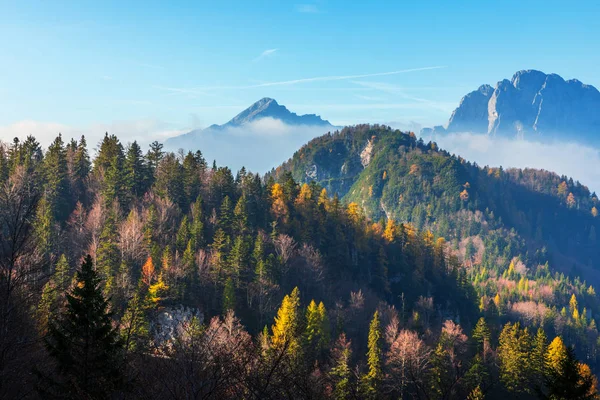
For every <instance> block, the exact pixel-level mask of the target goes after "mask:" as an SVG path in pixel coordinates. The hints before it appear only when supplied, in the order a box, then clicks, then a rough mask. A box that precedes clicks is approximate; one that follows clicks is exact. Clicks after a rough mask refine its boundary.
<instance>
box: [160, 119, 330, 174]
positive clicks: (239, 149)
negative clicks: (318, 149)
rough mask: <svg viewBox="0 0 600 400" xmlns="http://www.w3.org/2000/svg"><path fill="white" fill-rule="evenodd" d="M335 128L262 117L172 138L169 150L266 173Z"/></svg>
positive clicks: (168, 146)
mask: <svg viewBox="0 0 600 400" xmlns="http://www.w3.org/2000/svg"><path fill="white" fill-rule="evenodd" d="M334 129H335V128H333V127H330V128H327V127H322V126H307V125H288V124H286V123H284V122H281V121H280V120H276V119H273V118H262V119H260V120H257V121H254V122H251V123H249V124H246V125H244V126H241V127H231V128H226V129H222V130H204V131H196V132H194V133H192V134H189V135H185V136H182V137H178V138H173V139H171V140H170V141H169V142H167V143H166V147H167V148H168V150H171V151H177V150H178V149H183V150H184V151H188V150H191V151H195V150H200V151H201V152H202V154H203V155H204V157H205V158H206V160H207V162H209V163H211V164H212V162H213V160H216V161H217V164H218V165H223V166H225V165H226V166H228V167H229V168H231V170H232V171H234V172H236V171H237V170H239V169H240V168H241V167H246V169H247V170H249V171H252V172H258V173H261V174H263V173H265V172H267V171H270V170H271V169H272V168H275V167H277V166H279V165H280V164H281V163H283V162H284V161H286V160H287V159H288V158H290V157H291V156H292V155H294V152H296V151H297V150H298V149H299V148H300V147H301V146H302V145H304V144H305V143H307V142H308V141H310V140H311V139H313V138H315V137H317V136H321V135H323V134H325V133H327V132H328V131H329V130H334Z"/></svg>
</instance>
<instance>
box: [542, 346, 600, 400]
mask: <svg viewBox="0 0 600 400" xmlns="http://www.w3.org/2000/svg"><path fill="white" fill-rule="evenodd" d="M552 343H553V344H554V341H553V342H552ZM556 345H557V346H556V347H554V346H552V344H551V345H550V347H553V348H552V350H558V352H559V353H561V354H560V355H559V356H558V357H555V356H557V353H552V352H551V349H550V347H549V348H548V351H549V359H550V361H551V362H550V369H549V373H548V378H547V380H546V385H547V387H548V393H547V398H548V399H552V400H588V399H589V400H591V399H597V398H598V393H597V389H596V387H595V384H596V382H595V379H594V376H593V375H592V374H591V373H587V370H589V367H588V368H585V367H583V365H584V364H580V363H579V362H578V361H577V359H576V358H575V354H574V352H573V349H572V348H571V347H564V348H563V349H560V350H559V349H558V346H559V343H557V344H556ZM563 346H564V345H563ZM586 367H587V366H586ZM584 371H585V372H584ZM582 372H584V373H582Z"/></svg>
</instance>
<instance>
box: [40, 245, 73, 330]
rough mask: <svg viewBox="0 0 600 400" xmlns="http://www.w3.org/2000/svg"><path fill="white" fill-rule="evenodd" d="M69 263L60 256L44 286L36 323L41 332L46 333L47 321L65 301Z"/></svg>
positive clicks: (65, 258) (69, 280) (63, 256)
mask: <svg viewBox="0 0 600 400" xmlns="http://www.w3.org/2000/svg"><path fill="white" fill-rule="evenodd" d="M69 269H70V267H69V262H68V261H67V257H66V256H65V255H64V254H62V255H61V256H60V258H59V259H58V262H57V263H56V268H55V270H54V274H53V275H52V277H51V278H50V279H49V280H48V282H47V283H46V284H45V285H44V288H43V290H42V298H41V299H40V303H39V304H38V320H39V321H38V322H39V326H40V329H41V330H42V332H46V329H47V328H48V321H50V320H51V319H52V318H53V317H54V316H56V313H57V312H58V310H59V308H60V306H61V303H62V302H63V301H64V300H65V297H64V296H65V293H66V291H67V289H68V288H69V285H70V282H71V276H70V273H69Z"/></svg>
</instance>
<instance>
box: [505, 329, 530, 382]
mask: <svg viewBox="0 0 600 400" xmlns="http://www.w3.org/2000/svg"><path fill="white" fill-rule="evenodd" d="M499 342H500V344H499V346H498V357H499V359H500V380H501V381H502V383H504V386H505V387H506V388H507V389H508V390H509V391H511V392H521V391H528V390H529V388H528V387H527V383H528V382H530V378H531V375H532V371H531V364H530V362H529V351H530V349H531V337H530V335H529V332H527V329H521V327H520V325H519V323H515V324H511V323H507V324H506V325H504V328H503V329H502V332H501V333H500V338H499Z"/></svg>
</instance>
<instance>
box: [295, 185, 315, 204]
mask: <svg viewBox="0 0 600 400" xmlns="http://www.w3.org/2000/svg"><path fill="white" fill-rule="evenodd" d="M311 197H312V191H311V190H310V186H308V184H307V183H305V184H304V185H302V186H301V187H300V193H298V197H296V204H298V205H302V206H303V205H307V204H308V203H309V202H310V199H311Z"/></svg>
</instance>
